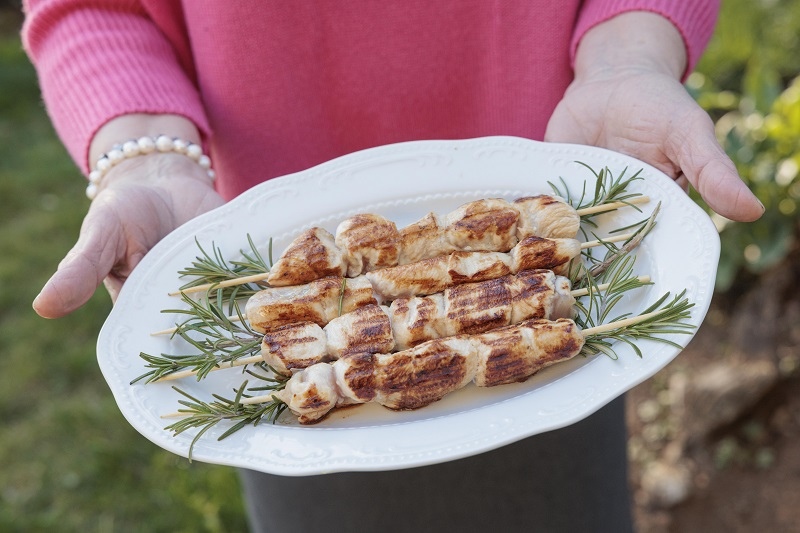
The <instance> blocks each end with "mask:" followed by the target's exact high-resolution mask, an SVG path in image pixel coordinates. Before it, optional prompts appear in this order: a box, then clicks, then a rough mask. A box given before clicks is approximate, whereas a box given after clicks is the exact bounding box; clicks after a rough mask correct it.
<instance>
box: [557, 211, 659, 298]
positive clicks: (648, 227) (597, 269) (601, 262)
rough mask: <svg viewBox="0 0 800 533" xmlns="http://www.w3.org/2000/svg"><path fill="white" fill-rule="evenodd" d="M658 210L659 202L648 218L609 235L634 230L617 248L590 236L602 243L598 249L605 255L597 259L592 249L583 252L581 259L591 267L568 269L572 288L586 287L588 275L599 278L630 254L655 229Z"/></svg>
mask: <svg viewBox="0 0 800 533" xmlns="http://www.w3.org/2000/svg"><path fill="white" fill-rule="evenodd" d="M660 210H661V203H660V202H659V203H658V204H657V205H656V208H655V209H653V212H652V213H651V214H650V216H649V217H648V218H646V219H644V220H641V221H639V222H636V223H634V224H631V225H629V226H625V227H624V228H618V229H616V230H614V231H612V232H611V233H618V232H620V231H625V230H630V229H635V231H634V232H633V233H632V234H631V237H630V238H629V239H628V240H626V241H625V242H624V243H622V245H621V246H617V245H616V244H615V243H611V242H605V241H603V239H602V238H600V237H598V236H597V235H594V234H592V235H593V237H594V238H595V239H596V240H598V241H600V242H601V243H602V245H603V246H602V247H601V248H600V249H603V248H604V249H605V250H606V253H605V255H604V256H603V258H602V259H598V258H596V257H595V256H594V254H593V252H594V248H589V249H588V250H586V251H584V252H583V253H582V257H583V258H584V259H585V261H586V263H587V264H588V265H591V266H590V267H587V266H585V265H584V264H582V263H581V264H579V265H578V266H579V267H583V268H572V267H571V268H570V270H569V273H570V276H569V277H570V280H571V281H572V283H573V286H575V287H576V288H583V287H587V286H588V281H589V279H590V278H589V276H590V275H591V276H593V277H595V278H599V277H601V275H602V274H603V272H605V271H606V270H607V269H609V268H610V267H611V266H612V265H613V264H614V263H615V261H617V260H619V259H620V258H622V257H626V256H628V255H629V254H631V253H632V252H633V250H635V249H636V248H637V247H638V246H639V245H640V244H641V243H642V240H644V238H645V237H646V236H647V235H648V234H649V233H650V231H652V229H653V228H654V227H655V225H656V218H657V217H658V213H659V211H660Z"/></svg>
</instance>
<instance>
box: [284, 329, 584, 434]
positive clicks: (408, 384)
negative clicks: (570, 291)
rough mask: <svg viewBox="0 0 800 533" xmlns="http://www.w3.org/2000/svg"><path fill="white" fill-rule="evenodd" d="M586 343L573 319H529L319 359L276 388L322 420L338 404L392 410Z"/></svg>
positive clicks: (550, 359)
mask: <svg viewBox="0 0 800 533" xmlns="http://www.w3.org/2000/svg"><path fill="white" fill-rule="evenodd" d="M583 343H584V339H583V335H582V333H581V331H580V329H579V328H578V326H577V325H576V324H575V323H574V322H573V321H572V320H568V319H559V320H556V321H550V320H526V321H525V322H523V323H521V324H517V325H514V326H508V327H504V328H500V329H498V330H495V331H491V332H487V333H482V334H479V335H458V336H455V337H450V338H447V339H436V340H432V341H428V342H426V343H423V344H420V345H419V346H416V347H414V348H410V349H408V350H403V351H401V352H397V353H393V354H369V353H357V354H351V355H348V356H345V357H342V358H341V359H339V360H337V361H336V362H335V363H333V364H331V365H327V364H325V363H320V364H316V365H314V366H311V367H309V368H308V369H306V370H304V371H302V372H298V373H297V374H295V375H294V376H292V378H291V379H289V381H288V382H287V385H286V389H285V390H283V391H280V392H279V393H277V394H276V395H277V396H278V397H279V398H281V399H282V400H283V401H284V402H286V403H287V404H288V406H289V409H290V410H291V411H292V412H293V413H294V414H295V415H297V416H298V417H299V418H300V422H301V423H309V422H314V421H317V420H319V419H320V418H322V417H323V416H325V415H326V414H327V413H328V412H329V411H330V409H333V408H334V407H336V406H337V405H350V404H357V403H366V402H377V403H379V404H381V405H383V406H385V407H388V408H390V409H418V408H420V407H424V406H426V405H429V404H431V403H433V402H435V401H437V400H440V399H441V398H443V397H444V396H445V395H446V394H449V393H450V392H453V391H455V390H458V389H460V388H462V387H464V386H465V385H466V384H467V383H469V382H470V381H473V380H474V381H475V384H476V385H478V386H481V387H492V386H496V385H503V384H507V383H513V382H517V381H524V380H525V379H527V378H529V377H530V376H532V375H533V374H535V373H536V372H538V371H539V370H541V369H542V368H545V367H547V366H549V365H552V364H554V363H557V362H559V361H565V360H567V359H570V358H572V357H574V356H576V355H577V354H578V353H580V350H581V348H582V347H583ZM324 367H327V368H324ZM332 382H333V383H332Z"/></svg>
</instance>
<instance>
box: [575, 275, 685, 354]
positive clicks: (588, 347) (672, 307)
mask: <svg viewBox="0 0 800 533" xmlns="http://www.w3.org/2000/svg"><path fill="white" fill-rule="evenodd" d="M685 296H686V291H685V290H684V291H681V293H680V294H677V295H676V296H674V297H673V298H672V299H671V300H670V299H669V297H670V293H669V292H668V293H666V294H664V295H663V296H662V297H661V298H659V299H658V301H657V302H655V303H654V304H653V305H651V306H650V307H649V308H648V309H647V310H645V311H644V312H643V313H642V315H647V314H650V313H654V316H652V317H649V318H647V319H645V320H642V321H641V322H638V323H636V324H633V325H628V326H620V327H619V328H617V329H613V330H610V331H605V332H603V333H598V334H597V335H587V337H586V341H585V344H584V346H583V350H581V354H583V355H594V354H596V353H600V352H602V353H604V354H606V355H608V356H609V357H611V358H612V359H617V353H616V352H615V351H614V348H613V343H614V341H619V342H622V343H624V344H627V345H628V346H630V347H631V348H632V349H633V351H634V352H635V353H636V355H638V356H639V357H643V355H642V350H641V348H639V347H638V346H637V345H636V343H635V342H634V341H642V340H649V341H655V342H660V343H664V344H668V345H670V346H674V347H675V348H678V349H683V346H681V345H680V344H678V343H677V342H674V341H672V340H670V339H667V338H665V337H663V335H689V334H691V333H692V331H693V330H694V329H695V328H696V326H695V325H694V324H687V323H686V322H685V320H688V319H689V318H690V317H691V312H690V309H691V308H692V307H694V304H693V303H690V302H689V300H688V299H687V298H686V297H685ZM625 316H626V315H622V316H621V317H619V318H617V319H615V320H613V321H611V322H610V323H609V324H613V323H614V322H619V321H622V320H623V319H624V318H623V317H625Z"/></svg>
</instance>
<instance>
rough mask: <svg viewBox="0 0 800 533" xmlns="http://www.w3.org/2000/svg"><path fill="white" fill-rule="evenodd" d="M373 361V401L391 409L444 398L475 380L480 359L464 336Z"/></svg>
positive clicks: (410, 406)
mask: <svg viewBox="0 0 800 533" xmlns="http://www.w3.org/2000/svg"><path fill="white" fill-rule="evenodd" d="M373 361H374V365H375V370H374V372H373V375H374V376H375V398H374V400H373V401H376V402H378V403H379V404H381V405H383V406H384V407H388V408H390V409H418V408H420V407H424V406H426V405H428V404H431V403H433V402H435V401H437V400H441V399H442V398H443V397H444V396H445V395H446V394H449V393H451V392H453V391H455V390H458V389H460V388H461V387H464V386H465V385H466V384H467V383H469V382H470V381H472V378H473V377H474V376H475V369H476V363H477V361H476V357H475V348H474V347H473V345H472V343H471V342H470V341H469V340H468V339H466V338H464V337H462V336H459V337H450V338H447V339H436V340H432V341H428V342H426V343H424V344H420V345H419V346H415V347H414V348H411V349H409V350H404V351H402V352H397V353H393V354H377V355H375V357H374V359H373ZM337 385H338V383H337ZM339 390H340V391H341V390H342V387H341V386H339Z"/></svg>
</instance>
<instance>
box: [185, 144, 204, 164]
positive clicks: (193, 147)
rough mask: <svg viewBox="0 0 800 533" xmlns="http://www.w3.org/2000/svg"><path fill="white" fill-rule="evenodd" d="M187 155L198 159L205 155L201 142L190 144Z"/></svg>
mask: <svg viewBox="0 0 800 533" xmlns="http://www.w3.org/2000/svg"><path fill="white" fill-rule="evenodd" d="M186 155H188V156H189V157H191V158H192V159H194V160H195V161H197V160H198V159H200V156H201V155H203V149H202V148H200V145H199V144H190V145H189V146H187V147H186Z"/></svg>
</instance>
